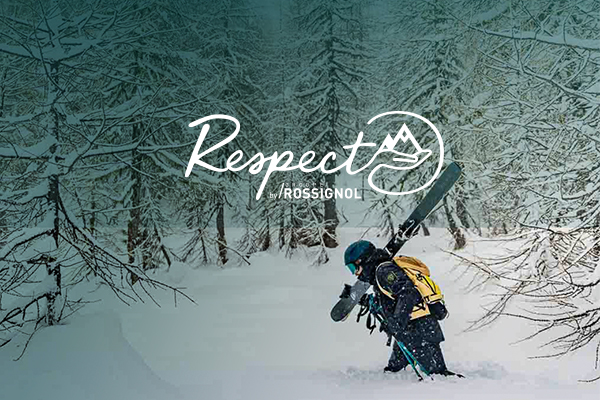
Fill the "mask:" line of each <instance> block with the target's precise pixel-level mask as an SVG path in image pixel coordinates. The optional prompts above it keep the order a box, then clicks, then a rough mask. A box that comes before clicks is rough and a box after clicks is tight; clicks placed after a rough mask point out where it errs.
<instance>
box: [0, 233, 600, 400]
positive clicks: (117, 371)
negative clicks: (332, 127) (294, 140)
mask: <svg viewBox="0 0 600 400" xmlns="http://www.w3.org/2000/svg"><path fill="white" fill-rule="evenodd" d="M342 235H343V236H342V241H343V245H342V246H341V247H340V249H338V250H335V251H333V252H332V257H333V259H334V260H341V254H342V251H343V248H345V244H347V243H350V242H351V241H353V240H355V239H357V238H358V237H359V236H360V231H359V230H342ZM433 235H434V236H433V237H432V238H424V237H417V238H415V239H413V240H412V241H411V242H410V243H409V244H408V245H407V246H406V247H405V250H404V253H406V254H411V255H415V256H417V257H419V258H421V259H422V260H423V261H425V262H426V263H427V264H428V265H430V266H431V268H432V270H433V273H434V277H435V278H436V280H437V281H438V283H439V285H440V286H441V287H442V289H443V290H444V292H445V295H446V299H447V302H448V305H449V308H450V313H451V315H450V318H449V319H448V320H446V321H444V322H443V327H444V330H445V334H446V342H445V343H444V344H443V349H444V351H445V354H446V359H447V363H448V365H449V367H450V368H451V369H452V370H456V371H460V372H462V373H464V374H465V375H467V376H468V378H467V379H465V380H457V379H455V378H436V380H435V382H431V381H427V382H422V383H419V382H417V381H416V378H415V376H414V374H413V373H412V372H411V371H403V372H400V373H398V374H396V375H391V376H390V375H384V374H383V373H382V372H381V370H382V368H383V367H384V366H385V365H386V363H387V358H388V356H389V348H387V347H386V346H385V337H384V336H383V335H382V334H378V333H376V332H375V333H374V334H373V335H369V333H368V331H367V330H366V328H365V326H364V320H363V321H361V323H360V324H357V323H356V322H355V319H354V317H351V318H350V319H348V320H347V321H346V322H342V323H333V322H332V321H331V320H330V318H329V310H330V308H331V306H332V304H333V303H335V301H337V296H338V294H339V292H340V291H341V288H342V284H343V283H344V282H347V283H351V282H353V277H352V276H351V275H350V274H349V273H348V272H347V271H346V270H345V268H344V267H343V265H342V263H341V262H339V263H335V262H332V263H331V264H330V265H326V266H323V267H320V268H316V267H310V266H307V265H306V264H304V262H303V261H302V257H299V258H297V259H295V260H293V261H290V260H288V259H286V258H284V257H283V256H282V255H276V254H268V253H267V254H259V255H256V256H254V257H253V258H252V263H253V265H252V266H251V267H240V268H228V269H224V270H223V269H216V268H215V269H191V268H189V266H177V267H174V268H173V269H172V271H171V272H170V273H169V274H168V275H165V276H164V279H166V280H168V281H169V282H170V283H173V284H177V285H181V286H186V287H187V288H188V290H187V291H188V293H189V294H191V295H192V296H193V297H194V299H195V300H196V302H197V305H194V304H191V303H189V302H182V301H180V302H178V306H177V308H174V307H173V302H172V295H171V294H169V293H162V294H159V295H158V296H157V298H158V299H159V300H160V302H161V305H162V307H161V308H158V307H156V306H155V305H154V304H152V303H151V302H147V303H146V304H136V305H134V306H132V307H127V306H125V305H123V304H120V303H119V302H118V301H117V300H108V301H103V302H101V303H98V304H94V305H90V306H88V307H87V308H85V309H84V313H85V314H86V315H83V316H82V315H79V316H76V317H74V318H73V319H72V323H71V324H70V325H67V326H59V327H54V328H48V329H44V330H42V331H41V332H39V333H38V334H37V335H36V336H35V337H34V339H33V340H32V342H31V343H30V347H29V349H28V351H27V352H26V353H25V356H24V358H23V359H22V360H21V361H19V362H16V363H13V362H11V361H9V360H7V359H6V357H3V358H2V359H0V368H1V370H2V371H3V372H4V371H10V373H8V374H6V373H3V374H2V375H1V376H0V386H1V387H2V392H3V393H4V394H6V393H8V394H10V396H8V397H6V398H14V399H38V398H42V394H44V395H43V397H44V398H45V399H57V400H58V399H61V400H64V399H128V400H130V399H176V398H184V399H210V400H217V399H281V398H284V399H286V400H294V399H333V400H335V399H340V400H341V399H344V400H347V399H364V398H378V399H398V398H405V399H427V400H432V399H459V398H460V399H478V400H480V399H482V398H485V399H524V400H529V399H572V398H577V399H579V400H587V399H590V400H591V399H595V400H597V399H598V398H600V396H599V393H600V389H599V388H598V385H597V384H581V383H577V379H583V378H589V377H591V376H592V375H591V372H592V371H591V369H592V368H593V354H585V353H580V354H576V355H574V356H569V357H563V358H561V359H549V360H548V359H541V360H529V359H528V358H527V357H528V356H532V355H536V354H538V353H536V351H537V349H536V348H535V346H534V345H535V344H536V343H535V342H533V343H532V342H527V343H521V344H518V345H511V343H512V342H514V341H516V340H518V339H520V338H522V337H523V336H524V335H526V334H527V332H528V330H527V329H526V328H525V329H524V328H523V326H522V322H520V321H501V322H500V323H499V324H496V325H494V326H493V327H491V328H488V329H485V330H481V331H476V332H469V333H465V332H463V331H464V329H465V328H466V327H467V326H468V321H469V320H472V319H473V318H475V317H476V316H477V315H478V314H479V312H480V307H479V304H480V303H481V301H482V298H483V296H484V295H485V293H466V291H465V290H464V289H465V285H466V283H467V282H468V281H469V278H470V275H469V273H468V272H467V273H466V274H462V272H464V271H463V270H462V267H456V266H455V265H454V264H455V262H454V261H453V260H451V259H450V258H449V257H448V255H446V254H445V253H444V252H443V251H441V248H443V247H446V245H447V243H448V237H446V236H445V232H444V231H443V230H440V229H438V230H434V232H433ZM379 244H383V243H379ZM485 246H489V244H486V243H475V244H474V245H472V246H471V248H470V250H467V251H477V252H481V251H485ZM98 295H100V294H98ZM590 353H591V352H590ZM3 398H4V396H3Z"/></svg>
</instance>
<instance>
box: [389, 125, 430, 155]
mask: <svg viewBox="0 0 600 400" xmlns="http://www.w3.org/2000/svg"><path fill="white" fill-rule="evenodd" d="M399 140H402V142H403V143H406V142H407V141H408V140H410V142H411V143H412V145H413V146H414V147H415V149H417V153H421V152H422V151H423V149H422V148H421V146H420V145H419V142H417V141H416V139H415V137H414V136H413V134H412V133H411V132H410V129H408V126H406V124H402V128H400V130H399V131H398V133H397V134H396V137H395V138H393V139H392V137H391V136H390V135H389V134H388V135H387V137H386V138H385V140H384V141H383V145H382V146H381V150H382V151H394V148H395V147H396V144H398V141H399Z"/></svg>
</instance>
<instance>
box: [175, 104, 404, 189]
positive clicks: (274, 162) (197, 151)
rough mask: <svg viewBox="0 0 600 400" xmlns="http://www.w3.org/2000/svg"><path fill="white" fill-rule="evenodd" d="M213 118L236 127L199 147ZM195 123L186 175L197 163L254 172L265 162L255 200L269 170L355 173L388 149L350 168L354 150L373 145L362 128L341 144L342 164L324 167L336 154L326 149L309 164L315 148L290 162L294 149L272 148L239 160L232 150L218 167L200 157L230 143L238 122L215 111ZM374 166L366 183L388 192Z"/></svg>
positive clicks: (211, 166) (235, 133) (270, 172)
mask: <svg viewBox="0 0 600 400" xmlns="http://www.w3.org/2000/svg"><path fill="white" fill-rule="evenodd" d="M385 114H389V113H382V114H379V115H377V116H375V117H373V118H372V119H371V121H369V123H370V122H372V121H374V120H375V119H376V118H378V117H380V116H382V115H385ZM212 120H228V121H232V122H233V123H234V124H235V129H234V131H233V132H232V133H231V134H230V135H229V136H228V137H226V138H225V139H223V140H222V141H220V142H219V143H216V144H215V145H213V146H212V147H209V148H208V149H206V150H203V151H201V147H202V144H203V143H204V139H206V136H207V135H208V131H209V130H210V124H209V123H208V122H209V121H212ZM198 125H202V128H201V130H200V136H199V137H198V141H197V142H196V146H195V147H194V151H193V153H192V155H191V157H190V161H189V162H188V165H187V169H186V170H185V176H186V178H187V177H188V176H189V175H190V173H191V172H192V169H193V168H194V165H198V166H200V167H202V168H206V169H208V170H210V171H214V172H226V171H233V172H238V171H242V170H243V169H245V168H248V172H250V173H251V174H253V175H256V174H258V173H260V172H261V171H262V170H263V167H264V166H265V164H268V166H267V171H266V173H265V175H264V177H263V180H262V182H261V184H260V187H259V189H258V192H257V193H256V199H257V200H258V199H260V197H261V196H262V193H263V190H264V188H265V186H266V184H267V182H268V180H269V178H270V176H271V174H272V173H273V172H275V171H280V172H285V171H292V170H295V169H299V170H300V171H302V172H305V173H310V172H315V171H317V170H321V172H322V173H323V174H331V173H334V172H337V171H339V170H341V169H343V168H346V172H347V173H348V174H350V175H354V174H357V173H359V172H361V171H363V170H365V169H366V168H368V167H369V166H370V165H371V164H372V163H373V161H374V160H375V159H376V158H377V156H378V155H379V154H380V153H382V152H385V151H388V150H385V149H384V145H385V142H384V143H383V144H382V145H381V146H380V147H379V150H378V151H377V152H376V153H375V154H374V155H373V157H371V159H370V160H369V162H368V163H367V164H365V165H363V166H362V167H361V168H358V169H355V170H353V169H352V163H353V162H354V158H355V157H356V153H357V151H358V149H359V148H361V147H374V146H376V145H375V143H362V138H363V132H359V134H358V137H357V138H356V142H355V143H354V144H352V145H348V146H343V147H344V149H348V150H350V156H349V157H348V158H347V159H346V161H344V162H343V163H342V164H340V165H338V166H336V167H335V168H332V169H327V168H326V165H327V162H328V161H329V160H330V159H331V160H335V159H336V154H335V153H334V152H329V153H327V154H326V155H325V157H323V158H322V159H321V160H320V161H319V162H318V164H316V165H314V164H313V166H310V164H311V163H312V162H313V161H314V159H315V157H316V153H315V152H314V151H307V152H306V153H304V154H303V155H302V156H301V157H300V158H299V159H298V161H297V163H296V164H294V165H292V163H293V162H294V159H295V158H294V153H292V152H291V151H284V152H283V153H281V154H279V153H278V152H274V153H273V154H272V155H270V156H268V157H265V155H264V154H263V153H256V154H255V155H254V156H252V157H251V158H249V159H248V160H245V161H244V162H243V163H241V162H242V159H243V158H244V152H243V151H242V150H236V151H235V152H233V153H232V154H231V155H230V156H229V158H228V159H227V162H226V163H225V167H224V168H219V167H215V166H214V165H210V164H208V163H206V162H204V161H203V160H202V158H203V157H205V156H206V155H207V154H209V153H212V152H213V151H215V150H217V149H219V148H221V147H223V146H225V145H226V144H227V143H229V142H231V141H232V140H233V139H235V137H236V136H237V135H238V133H239V131H240V122H239V121H238V120H237V119H236V118H234V117H231V116H229V115H224V114H214V115H209V116H207V117H204V118H200V119H197V120H196V121H194V122H192V123H190V124H189V127H190V128H193V127H195V126H198ZM240 163H241V164H240ZM380 166H385V165H380ZM380 166H378V167H380ZM388 167H390V166H388ZM392 168H393V167H392ZM377 169H378V168H375V169H373V171H372V172H371V173H370V174H369V179H368V181H369V185H370V186H371V187H372V188H373V190H376V191H378V192H381V193H389V192H386V191H384V190H382V189H380V188H378V187H376V186H375V184H374V183H373V181H372V179H371V176H372V175H373V173H374V172H375V171H376V170H377Z"/></svg>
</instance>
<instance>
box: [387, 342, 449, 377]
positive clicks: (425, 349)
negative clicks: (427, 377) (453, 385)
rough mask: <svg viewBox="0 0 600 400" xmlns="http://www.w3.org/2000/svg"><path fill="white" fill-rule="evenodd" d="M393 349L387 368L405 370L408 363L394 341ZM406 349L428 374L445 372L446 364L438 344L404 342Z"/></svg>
mask: <svg viewBox="0 0 600 400" xmlns="http://www.w3.org/2000/svg"><path fill="white" fill-rule="evenodd" d="M392 341H393V342H394V348H393V350H392V355H391V357H390V361H389V363H388V366H389V367H391V368H393V369H395V370H400V369H403V368H406V367H407V366H408V365H409V364H410V363H409V362H408V360H407V359H406V357H404V353H403V352H402V350H401V349H400V346H398V343H396V342H395V341H394V340H392ZM404 345H405V346H406V348H407V349H408V350H409V351H410V352H411V353H412V355H413V356H414V357H415V358H416V359H417V361H419V363H420V364H421V366H423V368H425V370H426V371H427V372H429V373H430V374H437V373H440V372H443V371H446V369H447V368H446V362H445V361H444V355H443V354H442V349H441V347H440V344H439V343H431V342H427V341H417V342H416V343H415V342H404Z"/></svg>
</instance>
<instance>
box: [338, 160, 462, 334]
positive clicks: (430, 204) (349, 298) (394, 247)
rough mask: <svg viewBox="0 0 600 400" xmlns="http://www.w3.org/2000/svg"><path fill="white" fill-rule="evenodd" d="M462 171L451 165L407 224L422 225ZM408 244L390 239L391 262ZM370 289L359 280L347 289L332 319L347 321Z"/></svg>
mask: <svg viewBox="0 0 600 400" xmlns="http://www.w3.org/2000/svg"><path fill="white" fill-rule="evenodd" d="M461 171H462V170H461V168H460V166H459V165H458V164H457V163H454V162H453V163H451V164H450V165H449V166H448V167H447V168H446V169H445V170H444V172H443V173H442V175H441V176H440V177H439V178H438V179H437V180H436V181H435V183H434V184H433V186H432V187H431V189H430V190H429V192H428V193H427V195H425V197H424V198H423V200H421V202H420V203H419V205H418V206H417V208H415V209H414V211H413V212H412V213H411V214H410V216H409V217H408V218H407V219H406V221H405V224H406V223H407V222H409V221H413V224H415V225H417V226H418V225H420V224H421V223H422V222H423V221H424V220H425V218H427V216H428V215H429V214H430V213H431V212H432V211H433V209H434V208H435V207H436V206H437V204H438V203H439V202H440V200H442V199H443V198H444V196H445V195H446V193H448V191H449V190H450V189H451V188H452V186H454V184H455V183H456V181H457V180H458V178H459V177H460V173H461ZM402 225H404V224H402ZM402 225H401V226H402ZM406 242H407V239H405V238H402V237H399V236H398V235H394V237H392V239H390V241H389V242H388V243H387V244H386V245H385V249H386V250H387V252H388V253H389V255H390V260H391V259H392V258H393V257H394V256H395V255H396V253H397V252H398V250H400V249H401V248H402V246H404V244H405V243H406ZM370 287H371V285H369V284H368V283H364V282H362V281H358V280H357V281H356V283H355V284H354V285H353V286H351V287H349V288H345V289H344V292H343V293H342V296H340V297H341V299H340V300H339V301H338V302H337V303H336V304H335V305H334V306H333V308H332V309H331V313H330V315H331V319H332V320H333V321H335V322H338V321H345V320H346V318H348V315H350V313H351V312H352V310H353V309H354V307H355V306H356V305H357V304H358V302H359V301H360V298H361V297H362V296H363V295H364V294H365V293H366V292H367V291H368V290H369V288H370Z"/></svg>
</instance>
